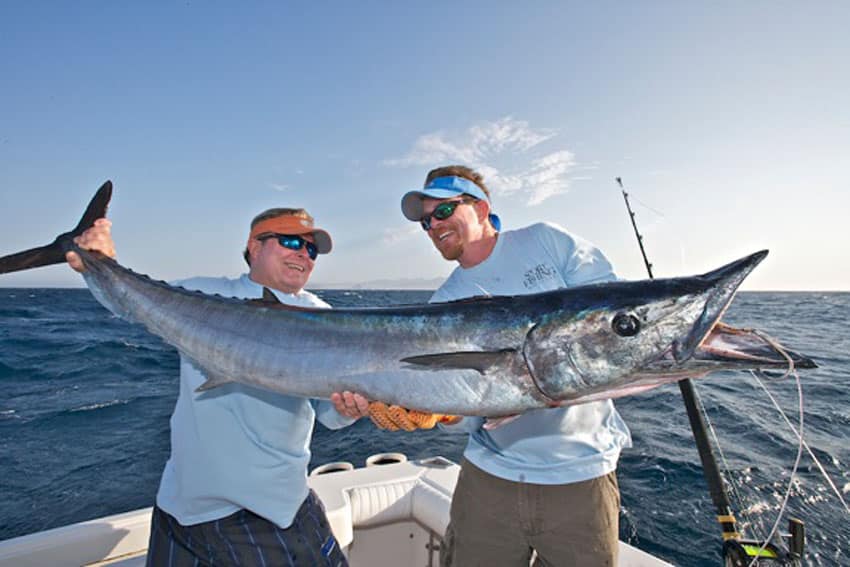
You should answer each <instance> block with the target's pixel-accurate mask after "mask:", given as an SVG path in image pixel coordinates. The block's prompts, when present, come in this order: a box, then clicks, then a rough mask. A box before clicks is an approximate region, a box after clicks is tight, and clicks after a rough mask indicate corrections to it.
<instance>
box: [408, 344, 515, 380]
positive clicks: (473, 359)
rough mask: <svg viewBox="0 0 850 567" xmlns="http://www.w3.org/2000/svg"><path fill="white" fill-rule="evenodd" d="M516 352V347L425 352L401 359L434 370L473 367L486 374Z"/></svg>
mask: <svg viewBox="0 0 850 567" xmlns="http://www.w3.org/2000/svg"><path fill="white" fill-rule="evenodd" d="M516 354H517V351H516V349H512V348H509V349H503V350H497V351H469V352H445V353H440V354H423V355H419V356H408V357H407V358H402V359H401V361H402V362H406V363H408V364H414V365H417V366H427V367H429V368H432V369H434V370H436V369H440V368H445V369H472V370H477V371H478V372H480V373H481V374H484V372H485V371H486V370H487V369H488V368H492V367H494V366H500V365H503V364H506V363H508V362H509V359H512V358H513V357H514V356H516Z"/></svg>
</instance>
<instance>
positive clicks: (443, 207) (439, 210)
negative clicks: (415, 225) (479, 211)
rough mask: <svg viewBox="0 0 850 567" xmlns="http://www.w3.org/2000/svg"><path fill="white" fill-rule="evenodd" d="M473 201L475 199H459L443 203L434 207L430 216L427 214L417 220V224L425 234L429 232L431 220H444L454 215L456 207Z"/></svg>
mask: <svg viewBox="0 0 850 567" xmlns="http://www.w3.org/2000/svg"><path fill="white" fill-rule="evenodd" d="M473 201H475V199H472V198H467V199H460V200H457V201H443V202H442V203H440V204H439V205H437V206H436V207H434V210H433V211H431V213H430V214H427V215H425V216H423V217H422V218H421V219H419V224H421V225H422V230H424V231H426V232H427V231H429V230H431V219H432V218H435V219H437V220H446V219H447V218H449V217H450V216H452V215H453V214H454V212H455V209H456V208H457V207H458V205H462V204H464V203H471V202H473Z"/></svg>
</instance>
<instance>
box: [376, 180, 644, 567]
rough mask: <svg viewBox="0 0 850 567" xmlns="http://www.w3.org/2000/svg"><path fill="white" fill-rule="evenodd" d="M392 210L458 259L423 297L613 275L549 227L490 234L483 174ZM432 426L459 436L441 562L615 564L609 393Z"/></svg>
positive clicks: (583, 244)
mask: <svg viewBox="0 0 850 567" xmlns="http://www.w3.org/2000/svg"><path fill="white" fill-rule="evenodd" d="M401 208H402V212H403V213H404V216H405V217H407V218H408V219H409V220H411V221H414V222H418V223H420V224H421V225H422V228H423V229H424V230H425V231H426V232H427V234H428V237H429V238H430V239H431V242H432V243H433V244H434V246H435V247H436V248H437V250H438V251H439V252H440V254H442V256H443V257H444V258H445V259H446V260H451V261H457V263H458V266H457V267H456V268H455V270H454V271H453V272H452V273H451V275H450V276H449V277H448V279H447V280H446V281H445V283H443V285H442V286H440V288H439V289H438V290H437V291H436V292H435V293H434V295H433V296H432V298H431V301H432V302H443V301H452V300H457V299H462V298H466V297H472V296H480V295H524V294H532V293H540V292H545V291H550V290H554V289H558V288H564V287H572V286H576V285H584V284H591V283H597V282H605V281H610V280H613V279H615V276H614V273H613V271H612V268H611V264H610V263H609V262H608V260H607V259H606V258H605V256H604V255H603V254H602V252H600V251H599V250H598V249H597V248H596V247H594V246H593V245H592V244H590V243H589V242H587V241H586V240H584V239H582V238H580V237H578V236H575V235H572V234H570V233H569V232H567V231H566V230H564V229H562V228H560V227H558V226H556V225H553V224H549V223H537V224H533V225H531V226H527V227H525V228H521V229H518V230H511V231H505V232H499V230H500V221H499V218H498V217H497V216H496V215H494V214H493V213H492V212H491V206H490V193H489V191H488V190H487V188H486V186H485V185H484V180H483V177H482V176H481V174H479V173H478V172H476V171H474V170H472V169H470V168H468V167H465V166H448V167H440V168H437V169H434V170H432V171H431V172H430V173H429V174H428V176H427V178H426V179H425V186H424V188H423V189H421V190H416V191H410V192H409V193H407V194H406V195H404V197H403V198H402V202H401ZM380 409H381V408H378V410H379V411H380ZM380 414H381V415H380V419H378V420H375V419H373V421H376V422H380V421H381V420H387V419H389V420H390V421H392V422H393V423H392V424H391V425H392V427H391V428H394V427H401V426H403V425H404V426H407V427H405V428H406V429H408V430H409V429H410V427H409V423H405V420H404V417H405V410H404V409H403V408H397V407H392V406H391V407H390V408H389V411H387V412H380ZM394 416H400V417H401V419H398V418H396V417H394ZM417 419H421V418H417ZM440 426H441V427H444V428H446V429H449V430H458V431H465V432H469V433H470V436H469V442H468V444H467V447H466V450H465V452H464V459H463V462H462V463H461V472H460V477H459V478H458V483H457V487H456V489H455V493H454V498H453V500H452V507H451V518H450V523H449V527H448V530H447V532H446V537H445V540H444V543H445V546H444V549H443V552H442V553H441V557H442V561H443V564H447V565H455V566H463V567H466V566H469V565H500V566H501V565H505V566H513V565H516V566H519V565H528V564H529V560H530V558H531V556H532V552H533V551H535V552H536V553H537V564H539V565H581V566H582V567H587V566H596V565H599V566H602V565H605V566H613V565H616V563H617V546H618V518H619V500H620V495H619V490H618V488H617V477H616V473H615V470H616V467H617V459H618V457H619V454H620V450H621V448H623V447H628V446H630V445H631V437H630V434H629V430H628V428H627V427H626V425H625V423H624V422H623V420H622V419H621V418H620V416H619V414H618V413H617V411H616V410H615V409H614V405H613V403H612V402H611V401H610V400H605V401H599V402H592V403H587V404H582V405H577V406H571V407H562V408H552V409H542V410H534V411H529V412H527V413H524V414H522V415H520V416H518V417H516V418H514V419H509V420H502V421H501V423H499V422H496V423H490V424H488V425H487V426H485V422H484V420H483V419H482V418H477V417H463V418H455V419H442V420H441V425H440Z"/></svg>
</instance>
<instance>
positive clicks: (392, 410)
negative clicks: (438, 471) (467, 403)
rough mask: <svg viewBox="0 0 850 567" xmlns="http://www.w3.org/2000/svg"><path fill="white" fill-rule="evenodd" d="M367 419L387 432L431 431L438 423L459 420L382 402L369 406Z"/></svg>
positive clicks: (449, 416)
mask: <svg viewBox="0 0 850 567" xmlns="http://www.w3.org/2000/svg"><path fill="white" fill-rule="evenodd" d="M369 418H370V419H371V420H372V423H374V424H375V426H377V427H378V429H386V430H388V431H398V430H399V429H404V430H405V431H414V430H416V429H432V428H433V427H434V426H435V425H437V424H438V423H456V422H458V421H460V418H459V417H458V416H455V415H444V414H441V413H427V412H422V411H417V410H408V409H404V408H403V407H401V406H387V404H385V403H384V402H372V403H370V404H369Z"/></svg>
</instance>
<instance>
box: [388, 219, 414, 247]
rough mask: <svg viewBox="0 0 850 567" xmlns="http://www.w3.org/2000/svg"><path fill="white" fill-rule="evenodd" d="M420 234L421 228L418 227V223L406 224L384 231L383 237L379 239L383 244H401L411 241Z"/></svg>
mask: <svg viewBox="0 0 850 567" xmlns="http://www.w3.org/2000/svg"><path fill="white" fill-rule="evenodd" d="M421 232H422V227H421V226H419V223H418V222H417V223H407V225H406V226H405V227H404V228H402V229H399V228H396V227H394V228H387V229H384V233H383V236H382V237H381V241H382V242H383V243H384V244H396V243H397V242H402V241H405V240H412V239H413V238H414V237H416V236H418V235H419V234H420V233H421Z"/></svg>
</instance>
